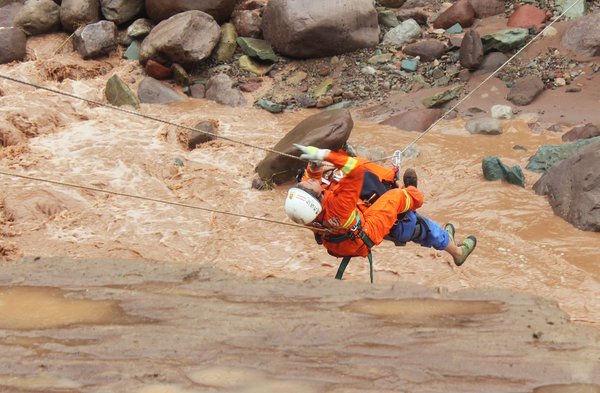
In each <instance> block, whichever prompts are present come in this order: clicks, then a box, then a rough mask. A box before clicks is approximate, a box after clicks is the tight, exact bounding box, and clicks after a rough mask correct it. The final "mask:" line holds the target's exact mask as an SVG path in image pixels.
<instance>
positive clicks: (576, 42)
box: [561, 12, 600, 56]
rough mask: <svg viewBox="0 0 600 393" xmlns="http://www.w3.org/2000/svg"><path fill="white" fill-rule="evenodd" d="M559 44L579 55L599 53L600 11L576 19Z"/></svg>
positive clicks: (595, 54) (596, 54)
mask: <svg viewBox="0 0 600 393" xmlns="http://www.w3.org/2000/svg"><path fill="white" fill-rule="evenodd" d="M561 45H562V46H563V47H565V48H566V49H569V50H572V51H574V52H575V53H577V54H578V55H581V56H598V55H600V12H599V13H596V14H591V15H587V16H584V17H581V18H578V19H576V20H575V21H574V22H573V24H572V25H571V26H570V27H569V28H568V29H567V31H565V34H564V35H563V37H562V41H561Z"/></svg>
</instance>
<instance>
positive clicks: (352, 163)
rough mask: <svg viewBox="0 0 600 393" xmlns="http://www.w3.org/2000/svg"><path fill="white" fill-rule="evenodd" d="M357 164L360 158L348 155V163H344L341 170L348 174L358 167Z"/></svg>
mask: <svg viewBox="0 0 600 393" xmlns="http://www.w3.org/2000/svg"><path fill="white" fill-rule="evenodd" d="M356 164H358V160H357V159H356V158H353V157H348V160H346V165H344V167H343V168H342V169H341V171H342V172H344V173H345V174H346V175H347V174H348V173H350V172H352V170H353V169H354V168H356Z"/></svg>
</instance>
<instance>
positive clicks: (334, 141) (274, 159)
mask: <svg viewBox="0 0 600 393" xmlns="http://www.w3.org/2000/svg"><path fill="white" fill-rule="evenodd" d="M353 126H354V122H353V121H352V116H351V115H350V111H348V110H347V109H337V110H331V111H322V112H319V113H318V114H316V115H312V116H309V117H307V118H306V119H304V120H302V121H301V122H300V123H299V124H298V125H297V126H296V127H294V128H293V129H292V130H291V131H290V132H288V133H287V134H286V135H285V136H284V137H283V138H282V139H281V140H280V141H279V142H278V143H277V144H276V145H275V146H274V147H273V150H275V151H278V152H282V153H287V154H292V155H295V156H299V155H300V151H299V150H298V149H297V148H296V147H295V146H294V144H295V143H297V144H301V145H305V146H317V147H320V148H322V149H331V150H339V149H341V148H342V147H343V146H344V144H345V143H346V141H348V138H349V137H350V133H351V132H352V127H353ZM305 168H306V162H304V161H300V160H297V159H294V158H290V157H286V156H282V155H280V154H276V153H267V156H266V157H265V158H264V159H263V160H262V161H261V162H260V163H259V164H258V165H257V166H256V169H255V170H256V172H257V173H258V175H259V176H260V178H261V179H263V180H266V181H270V182H273V183H275V184H281V183H284V182H286V181H289V180H292V179H293V178H294V177H295V176H296V173H297V172H298V170H300V169H305Z"/></svg>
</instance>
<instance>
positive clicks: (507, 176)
mask: <svg viewBox="0 0 600 393" xmlns="http://www.w3.org/2000/svg"><path fill="white" fill-rule="evenodd" d="M481 166H482V169H483V177H485V179H486V180H489V181H495V180H504V181H506V182H508V183H510V184H514V185H517V186H520V187H525V176H524V175H523V171H522V170H521V167H519V166H518V165H515V166H513V167H512V168H510V167H508V166H506V165H505V164H503V163H502V161H501V160H500V159H499V158H498V157H494V156H488V157H485V158H484V159H483V161H482V163H481Z"/></svg>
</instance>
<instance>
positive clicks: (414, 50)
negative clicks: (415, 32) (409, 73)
mask: <svg viewBox="0 0 600 393" xmlns="http://www.w3.org/2000/svg"><path fill="white" fill-rule="evenodd" d="M402 51H403V52H404V53H406V54H407V55H409V56H419V57H420V58H421V60H422V61H434V60H435V59H439V58H440V57H442V55H443V54H444V53H445V52H446V45H444V44H443V43H442V42H440V41H438V40H422V41H418V42H415V43H413V44H409V45H407V46H406V47H405V48H404V49H403V50H402Z"/></svg>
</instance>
